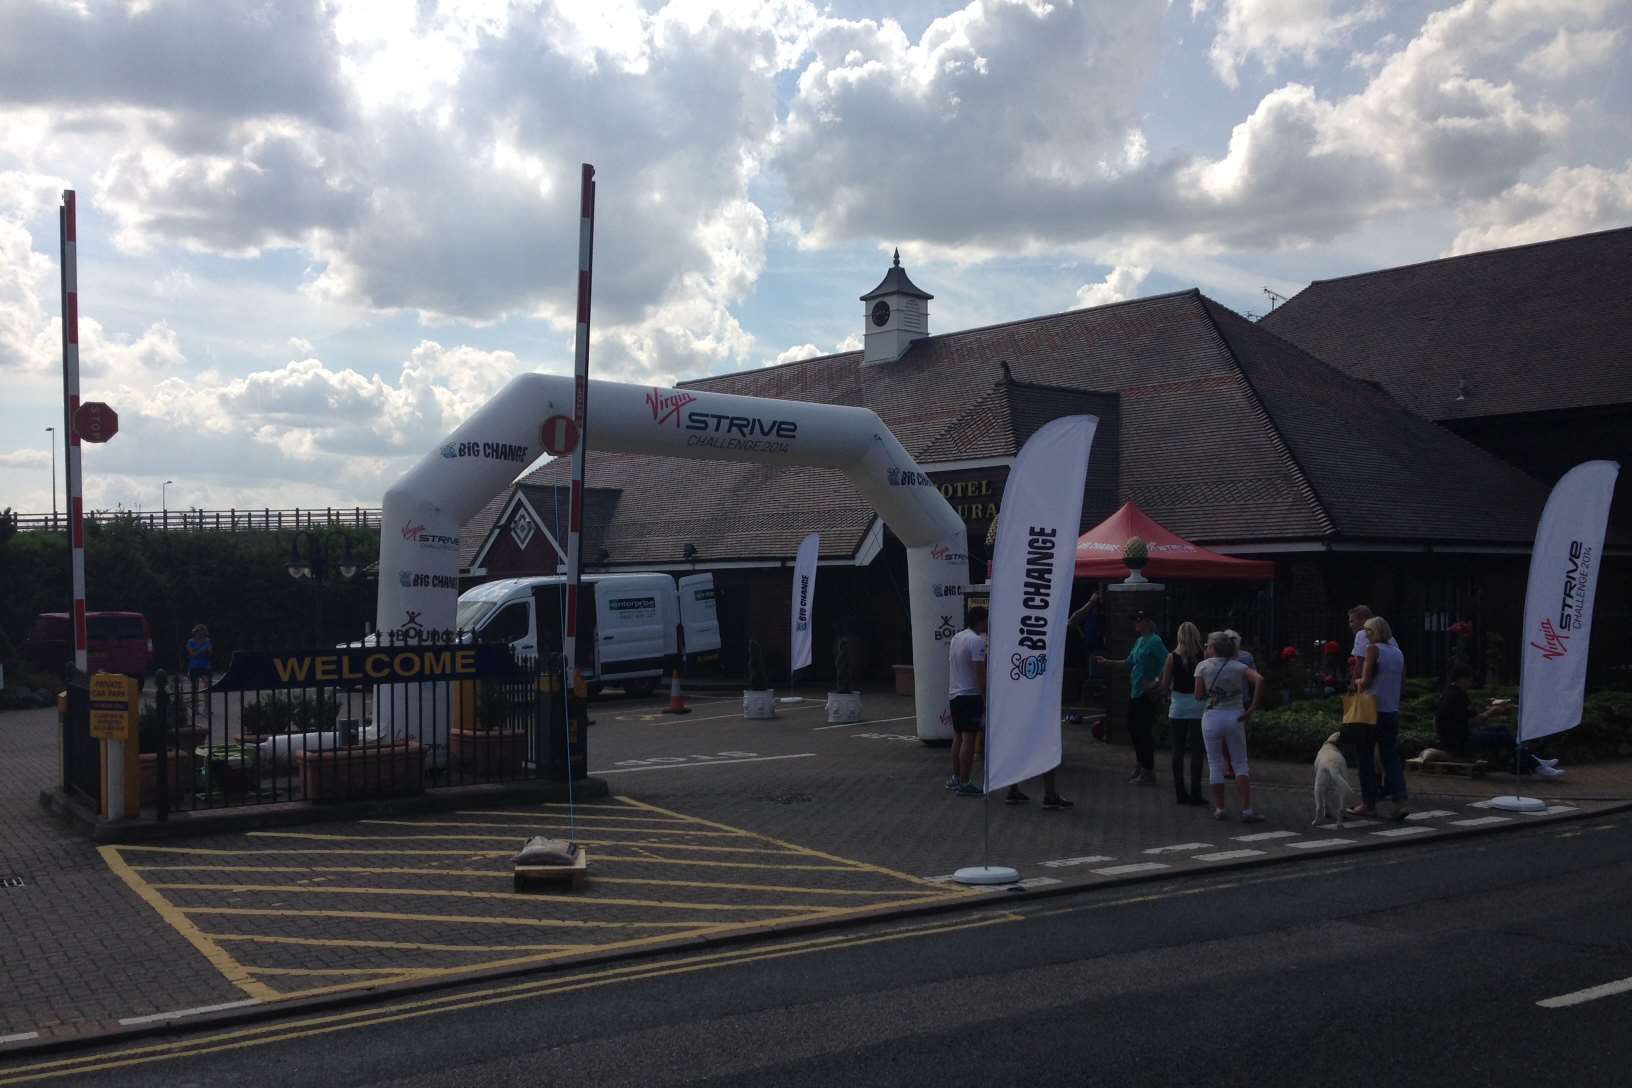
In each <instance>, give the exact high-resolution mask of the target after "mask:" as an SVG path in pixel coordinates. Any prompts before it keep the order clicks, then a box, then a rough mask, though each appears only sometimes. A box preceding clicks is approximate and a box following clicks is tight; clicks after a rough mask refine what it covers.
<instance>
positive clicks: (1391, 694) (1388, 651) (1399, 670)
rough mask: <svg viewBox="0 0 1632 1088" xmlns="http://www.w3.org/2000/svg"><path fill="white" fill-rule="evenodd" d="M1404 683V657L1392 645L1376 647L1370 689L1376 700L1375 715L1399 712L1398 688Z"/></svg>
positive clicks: (1368, 689)
mask: <svg viewBox="0 0 1632 1088" xmlns="http://www.w3.org/2000/svg"><path fill="white" fill-rule="evenodd" d="M1404 682H1405V655H1404V654H1402V653H1401V652H1400V650H1399V647H1397V646H1394V645H1392V644H1391V645H1388V646H1381V645H1379V646H1378V647H1377V665H1376V667H1375V668H1373V669H1372V670H1371V687H1369V688H1367V689H1366V690H1367V691H1369V692H1371V694H1372V695H1374V696H1375V697H1376V699H1377V713H1379V714H1398V713H1399V712H1400V688H1401V687H1402V686H1404Z"/></svg>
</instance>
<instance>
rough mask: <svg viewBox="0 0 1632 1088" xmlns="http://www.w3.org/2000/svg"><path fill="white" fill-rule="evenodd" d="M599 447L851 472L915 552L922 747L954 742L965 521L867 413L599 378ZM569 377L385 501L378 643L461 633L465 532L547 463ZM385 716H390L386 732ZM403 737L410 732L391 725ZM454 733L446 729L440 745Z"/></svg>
mask: <svg viewBox="0 0 1632 1088" xmlns="http://www.w3.org/2000/svg"><path fill="white" fill-rule="evenodd" d="M589 398H590V402H591V404H593V406H594V409H595V415H594V418H593V421H592V422H593V425H594V426H593V433H594V437H595V448H596V449H601V450H615V451H619V452H623V453H640V454H649V455H652V456H657V457H686V458H694V459H697V460H703V461H750V462H755V463H759V464H769V465H787V466H815V467H822V468H834V469H838V470H840V471H842V472H843V473H844V474H845V475H846V476H847V477H849V479H850V481H851V483H853V484H855V486H856V490H857V491H859V492H861V494H862V496H863V497H864V498H865V499H866V500H867V501H868V502H869V503H871V504H872V507H873V509H874V510H876V511H877V512H878V514H879V516H880V517H882V518H883V519H884V522H885V524H887V525H888V526H889V527H890V529H891V530H892V531H893V532H894V533H895V535H896V536H897V537H898V538H900V540H901V542H902V543H903V544H904V545H906V549H907V580H908V596H909V599H910V607H911V613H912V664H913V695H914V699H915V702H916V706H917V718H918V738H919V739H920V740H926V741H928V740H946V739H947V738H949V737H951V735H952V729H951V717H950V714H949V713H948V710H947V692H946V683H947V655H946V646H945V643H946V640H947V639H950V638H951V637H952V634H953V633H954V632H955V631H957V630H958V629H959V628H960V627H962V626H963V595H962V586H963V585H964V583H966V582H967V581H968V580H969V560H968V555H967V554H966V553H965V551H964V548H965V535H964V526H963V521H962V519H960V518H959V517H958V515H957V512H956V511H954V510H953V509H952V507H951V505H950V504H949V503H948V502H947V501H946V499H945V498H944V497H943V496H942V495H941V493H940V491H939V490H938V489H937V488H936V487H935V486H934V485H933V484H932V483H931V482H930V480H929V477H928V476H927V475H925V474H924V473H923V472H921V471H919V469H918V466H917V464H916V463H915V462H914V461H913V460H912V458H911V457H909V456H908V455H907V452H906V450H904V449H903V448H902V447H901V443H900V442H898V441H896V438H895V435H893V434H891V433H890V430H889V428H888V427H886V426H884V423H883V421H882V420H880V419H879V418H878V416H877V415H875V414H874V413H873V412H872V411H870V410H869V409H866V408H854V407H849V406H846V405H837V404H807V403H803V402H800V401H786V400H767V399H763V398H760V397H739V396H733V395H731V394H728V393H711V392H708V391H706V390H700V389H698V390H690V389H652V388H648V387H646V386H634V385H620V384H617V383H613V382H590V383H589ZM572 403H573V379H571V378H569V377H556V376H553V375H546V374H523V375H521V376H520V377H517V378H515V379H514V380H512V381H511V382H510V383H509V384H508V385H506V386H505V387H504V388H503V389H501V390H499V392H498V393H497V394H496V395H495V396H494V397H493V399H492V400H490V401H488V402H487V403H486V404H485V405H483V406H482V407H481V409H479V410H478V411H477V412H476V414H475V415H473V416H471V417H470V418H469V419H467V420H465V422H464V423H463V424H461V425H460V426H459V428H458V429H457V430H455V431H454V432H453V433H452V434H451V435H449V436H448V437H447V439H446V441H444V442H443V443H442V444H441V445H440V446H439V447H437V448H436V449H435V450H433V451H431V452H430V453H428V454H426V455H425V457H424V458H422V459H421V460H420V462H419V464H417V465H415V466H414V467H413V468H412V469H410V470H409V471H408V472H407V474H406V475H404V476H403V477H402V478H401V479H400V480H398V481H397V482H396V484H395V485H394V486H393V487H392V488H391V489H390V490H389V491H387V492H386V493H385V501H384V503H383V504H382V505H383V522H382V526H381V530H380V595H379V602H378V606H377V611H376V615H375V621H376V628H377V629H378V630H379V631H380V632H381V634H382V636H389V635H390V634H399V635H401V634H403V633H409V634H412V633H417V632H419V631H439V630H446V629H450V628H452V627H453V626H454V617H455V615H456V613H457V611H458V599H459V588H458V587H459V531H460V529H461V528H462V527H463V525H464V524H465V522H466V521H468V520H469V519H470V518H471V517H472V516H473V515H474V514H475V513H476V512H477V511H479V510H480V509H481V508H482V507H483V506H485V505H487V503H488V501H489V500H490V499H491V498H492V497H493V495H494V494H496V493H497V492H498V491H499V490H500V489H501V488H503V487H505V486H506V485H508V484H509V483H511V482H512V481H513V480H514V479H515V478H516V476H517V475H518V474H519V473H520V472H521V471H522V470H523V469H524V468H526V466H527V465H528V464H530V463H532V461H533V460H535V459H536V458H537V457H538V455H539V452H540V451H539V446H538V443H539V440H540V425H541V424H542V422H543V420H544V419H546V418H548V417H549V416H552V415H568V416H570V415H572ZM385 717H391V715H389V714H387V715H384V716H382V724H385V723H384V718H385ZM391 724H392V725H393V730H392V731H393V732H400V731H401V728H402V726H403V724H404V723H401V722H393V723H391ZM445 728H446V726H445V723H439V725H438V726H437V732H438V736H437V743H438V746H439V747H440V746H441V744H442V743H443V739H444V738H443V737H442V735H441V734H442V731H443V730H445Z"/></svg>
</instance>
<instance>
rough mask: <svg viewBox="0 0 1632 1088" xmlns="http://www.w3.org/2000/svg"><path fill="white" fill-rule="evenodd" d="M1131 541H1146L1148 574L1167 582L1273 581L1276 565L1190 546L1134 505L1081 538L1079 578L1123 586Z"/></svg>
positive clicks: (1078, 552)
mask: <svg viewBox="0 0 1632 1088" xmlns="http://www.w3.org/2000/svg"><path fill="white" fill-rule="evenodd" d="M1130 537H1138V538H1139V539H1141V540H1143V541H1144V542H1145V552H1146V555H1148V556H1149V561H1148V562H1147V563H1146V564H1145V568H1144V575H1145V577H1146V578H1150V579H1152V580H1155V581H1160V580H1162V579H1164V578H1202V579H1206V578H1236V579H1258V580H1262V581H1268V580H1270V579H1273V578H1274V577H1275V564H1273V563H1270V562H1268V561H1266V560H1261V559H1236V558H1234V557H1233V556H1228V555H1219V554H1218V553H1217V552H1210V551H1208V550H1207V549H1206V548H1203V547H1200V546H1198V545H1195V544H1192V543H1190V542H1189V541H1188V540H1186V539H1184V538H1183V537H1182V536H1179V535H1177V534H1176V533H1172V532H1169V531H1168V530H1167V529H1164V528H1163V527H1162V526H1161V525H1159V524H1157V523H1156V522H1155V521H1152V520H1151V519H1150V517H1149V516H1148V515H1146V514H1145V512H1144V511H1143V510H1141V509H1139V508H1138V507H1137V506H1135V505H1133V503H1131V502H1129V503H1123V504H1122V508H1121V509H1120V510H1118V511H1117V512H1116V513H1114V514H1112V515H1111V516H1110V517H1108V518H1106V519H1105V520H1104V521H1102V522H1100V523H1099V524H1098V525H1096V526H1094V527H1093V528H1092V529H1090V530H1088V531H1087V532H1086V533H1083V534H1082V536H1080V537H1078V538H1077V577H1078V578H1093V579H1096V580H1098V581H1104V582H1109V581H1118V580H1120V579H1122V578H1125V577H1127V574H1128V568H1127V565H1126V564H1125V563H1123V562H1122V548H1123V545H1125V544H1126V543H1127V542H1128V539H1129V538H1130Z"/></svg>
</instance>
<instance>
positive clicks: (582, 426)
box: [561, 162, 595, 687]
mask: <svg viewBox="0 0 1632 1088" xmlns="http://www.w3.org/2000/svg"><path fill="white" fill-rule="evenodd" d="M579 186H580V190H579V191H580V198H579V199H580V203H581V210H580V212H579V216H580V218H579V220H578V329H577V333H576V336H575V339H574V345H573V358H572V373H573V396H572V421H573V423H575V424H577V426H578V445H577V446H575V447H573V451H572V495H571V498H570V499H569V501H568V504H567V576H566V581H567V618H566V631H565V633H564V636H563V638H562V639H561V645H562V650H563V651H564V652H565V653H566V655H567V663H566V671H565V673H564V675H565V677H566V678H567V680H568V683H569V685H570V686H572V687H576V686H577V685H576V681H577V677H578V657H577V653H578V650H577V642H578V588H579V583H580V581H581V575H582V570H581V567H582V558H583V557H582V555H581V554H580V542H581V537H582V535H583V528H584V450H585V449H586V448H587V447H588V446H589V419H588V408H589V289H590V281H591V279H592V278H593V276H592V274H593V270H594V267H595V168H594V167H593V166H591V165H589V163H587V162H586V163H584V164H583V175H582V178H581V180H580V182H579Z"/></svg>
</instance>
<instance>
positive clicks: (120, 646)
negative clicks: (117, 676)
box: [19, 612, 153, 684]
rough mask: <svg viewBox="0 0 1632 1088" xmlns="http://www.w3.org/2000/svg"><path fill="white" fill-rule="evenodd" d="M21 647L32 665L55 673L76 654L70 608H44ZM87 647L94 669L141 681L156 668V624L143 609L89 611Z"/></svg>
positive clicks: (86, 631)
mask: <svg viewBox="0 0 1632 1088" xmlns="http://www.w3.org/2000/svg"><path fill="white" fill-rule="evenodd" d="M19 649H20V650H21V652H22V656H23V660H25V661H27V662H28V663H29V665H31V666H32V667H34V668H36V669H38V670H40V671H41V672H44V673H49V674H50V675H52V676H57V675H60V674H61V672H62V666H63V663H64V662H67V661H72V660H73V657H74V629H73V625H72V624H70V623H69V622H68V613H66V612H41V613H40V614H39V615H38V616H36V617H35V618H34V629H33V630H32V631H30V632H29V635H28V638H27V640H26V641H24V643H23V644H22V646H21V647H19ZM85 649H86V656H87V658H88V659H89V660H88V663H89V665H90V670H91V672H93V673H95V672H122V673H124V674H125V675H126V676H130V677H134V678H135V680H136V682H137V683H138V684H140V683H141V682H142V679H143V677H145V676H146V675H147V674H148V673H150V672H152V671H153V628H152V626H151V625H150V624H149V623H148V622H147V617H146V616H143V615H142V614H141V613H140V612H87V613H86V614H85Z"/></svg>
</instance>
